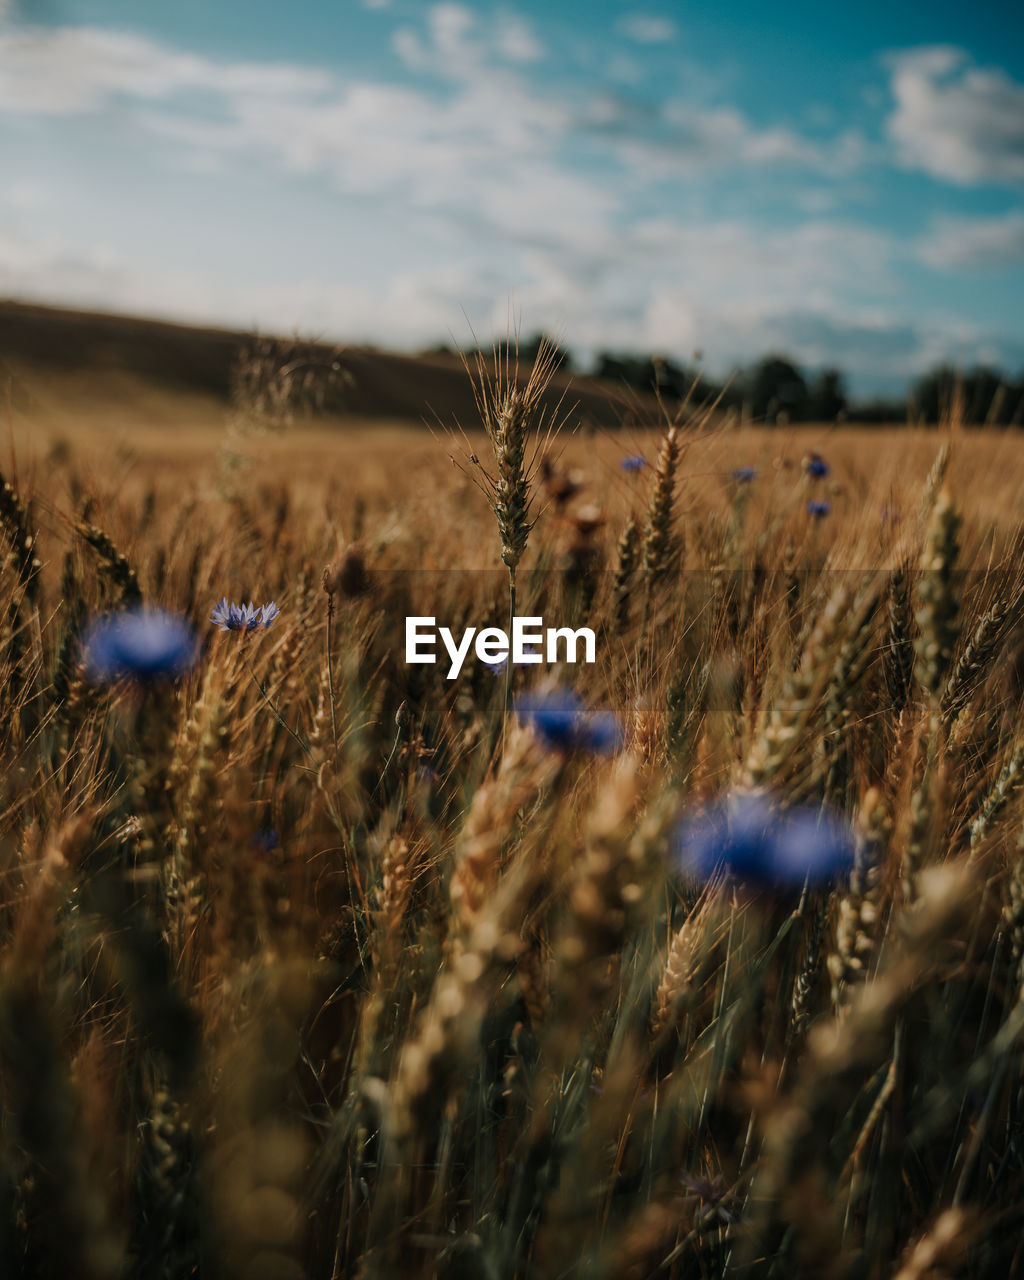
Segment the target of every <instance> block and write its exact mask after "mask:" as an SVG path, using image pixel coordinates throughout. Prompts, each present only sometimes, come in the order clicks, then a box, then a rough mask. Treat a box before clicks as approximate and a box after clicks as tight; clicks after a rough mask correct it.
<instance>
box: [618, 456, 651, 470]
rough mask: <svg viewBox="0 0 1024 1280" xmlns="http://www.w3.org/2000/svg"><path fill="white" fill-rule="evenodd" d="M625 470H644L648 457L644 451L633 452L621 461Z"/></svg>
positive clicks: (621, 465) (620, 464)
mask: <svg viewBox="0 0 1024 1280" xmlns="http://www.w3.org/2000/svg"><path fill="white" fill-rule="evenodd" d="M619 466H620V467H621V468H622V469H623V471H642V470H643V469H644V467H646V466H647V459H646V458H645V457H644V456H643V454H642V453H631V454H630V455H629V457H628V458H623V459H622V461H621V462H620V463H619Z"/></svg>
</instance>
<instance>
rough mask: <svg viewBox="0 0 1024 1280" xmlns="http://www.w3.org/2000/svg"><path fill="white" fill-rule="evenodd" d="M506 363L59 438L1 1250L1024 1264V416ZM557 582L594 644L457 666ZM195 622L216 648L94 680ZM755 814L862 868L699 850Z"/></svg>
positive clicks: (23, 532)
mask: <svg viewBox="0 0 1024 1280" xmlns="http://www.w3.org/2000/svg"><path fill="white" fill-rule="evenodd" d="M541 364H543V360H542V361H541ZM471 372H472V373H473V375H474V377H475V378H476V379H477V384H476V385H477V391H478V393H479V400H480V409H481V412H480V415H479V420H477V421H467V422H463V423H462V424H461V426H462V427H463V428H465V430H464V432H459V431H457V430H454V429H453V430H450V431H449V430H447V428H454V427H455V424H454V423H446V422H440V423H435V424H434V431H433V433H431V432H429V431H426V430H424V429H422V428H414V427H409V426H406V425H403V424H398V423H396V424H393V425H388V424H384V425H380V424H377V425H375V426H374V427H373V428H372V429H370V428H364V429H360V428H358V427H352V426H349V427H346V428H343V429H342V428H338V429H334V428H331V427H329V426H317V425H316V424H311V423H308V422H294V423H291V424H290V425H288V426H286V427H283V428H282V429H280V430H273V431H268V430H265V429H260V430H255V429H251V424H250V425H249V426H247V425H246V422H245V419H244V414H241V416H239V415H240V413H241V411H240V410H239V409H238V407H237V406H236V412H235V416H234V417H233V419H232V420H231V421H230V422H229V424H228V428H227V429H220V428H216V429H215V428H210V427H208V426H206V425H202V426H200V425H195V426H193V427H189V426H188V425H187V424H185V425H184V426H180V425H178V424H175V425H173V426H167V427H166V428H152V429H149V430H141V429H139V430H134V431H132V430H130V429H129V428H128V427H127V426H125V425H124V424H117V425H114V426H110V425H108V424H105V423H104V422H103V421H102V417H101V415H98V414H94V415H93V417H92V419H91V420H90V421H88V422H86V423H85V425H83V427H82V428H81V430H76V431H67V430H63V429H62V430H60V431H58V430H55V429H54V428H53V427H52V424H49V423H47V424H40V423H38V422H37V423H33V422H32V421H31V420H29V419H25V420H18V421H16V422H14V423H13V424H12V428H11V443H10V447H9V449H8V450H7V451H6V453H7V460H6V461H5V463H4V465H3V480H4V488H3V491H2V501H0V520H2V525H3V535H4V537H3V552H4V558H3V562H2V563H3V568H2V572H3V596H2V598H3V601H4V606H3V608H4V617H3V624H2V634H0V672H2V687H0V700H2V705H0V732H2V743H0V752H2V760H3V771H2V779H3V781H2V788H3V789H2V798H0V857H2V879H0V1103H2V1127H0V1274H2V1275H3V1276H5V1277H7V1276H10V1277H78V1276H81V1277H87V1278H89V1280H101V1278H102V1280H107V1278H113V1277H132V1278H136V1277H137V1278H139V1280H142V1278H143V1277H145V1278H146V1280H149V1278H160V1280H179V1278H180V1280H185V1278H186V1277H193V1276H202V1277H225V1278H234V1277H238V1280H242V1278H243V1277H244V1278H245V1280H291V1278H292V1277H294V1278H295V1280H298V1278H299V1277H309V1280H328V1278H329V1277H338V1278H340V1277H348V1276H353V1277H366V1278H367V1280H370V1278H376V1277H380V1278H382V1280H384V1278H390V1277H399V1276H401V1277H404V1278H407V1280H408V1278H411V1277H420V1276H422V1277H439V1278H440V1277H451V1278H455V1277H467V1278H477V1277H479V1278H481V1280H491V1278H494V1280H513V1277H523V1278H526V1277H538V1278H544V1280H548V1278H550V1280H556V1278H561V1277H566V1278H568V1277H580V1278H583V1277H586V1278H588V1280H589V1278H590V1277H595V1278H599V1277H607V1278H608V1280H643V1278H645V1277H652V1278H653V1277H665V1278H666V1280H667V1278H669V1277H697V1276H699V1277H720V1276H722V1277H724V1276H730V1277H732V1276H736V1277H748V1276H749V1277H754V1276H757V1277H761V1276H764V1277H778V1278H779V1280H782V1278H785V1277H796V1276H799V1277H803V1276H807V1277H816V1276H827V1277H837V1278H838V1277H850V1278H851V1280H852V1278H854V1277H889V1276H898V1277H900V1280H911V1278H922V1280H923V1278H924V1277H936V1278H938V1277H945V1276H948V1277H952V1276H972V1277H974V1276H977V1277H982V1276H984V1277H988V1276H991V1277H1006V1276H1012V1275H1016V1274H1024V1263H1022V1260H1021V1255H1022V1245H1021V1243H1020V1242H1021V1240H1022V1238H1024V1234H1022V1227H1024V1182H1022V1172H1024V1079H1022V1062H1024V1039H1022V1036H1024V1001H1022V996H1024V807H1022V803H1021V794H1020V790H1019V786H1020V782H1021V777H1022V770H1024V736H1022V731H1021V710H1022V706H1024V628H1022V625H1021V618H1022V600H1024V568H1022V566H1021V553H1022V550H1024V514H1022V511H1021V506H1020V494H1021V493H1022V492H1024V453H1022V448H1021V441H1020V438H1019V436H1018V435H1016V434H1013V433H1000V432H996V431H969V430H965V429H964V428H963V427H962V425H961V424H960V423H959V421H958V420H957V415H956V412H955V409H954V410H953V411H952V412H951V414H950V416H949V419H948V420H947V422H946V423H945V424H944V425H943V427H942V428H941V429H940V430H939V431H923V430H921V431H913V430H909V429H905V430H895V429H893V430H880V431H866V430H865V431H858V430H856V429H854V428H842V429H827V428H820V429H819V428H800V429H795V428H794V429H785V428H778V429H774V430H767V429H758V428H755V427H742V428H741V427H738V426H736V425H735V424H731V423H727V422H722V421H720V420H719V419H718V418H717V417H716V415H715V414H714V413H713V411H712V410H711V409H710V408H708V409H702V408H700V407H699V406H692V405H691V406H684V408H683V410H682V411H680V412H678V413H676V412H675V411H670V410H669V409H668V408H665V409H663V410H662V411H661V412H660V413H659V414H655V415H651V417H650V420H649V421H646V422H644V423H642V424H641V425H640V426H638V427H636V428H635V429H630V430H628V431H619V432H614V431H609V432H605V431H602V432H596V433H587V432H586V431H585V430H583V429H579V430H576V429H575V427H576V423H575V422H574V420H573V413H572V410H571V406H570V405H568V404H567V405H566V407H565V411H564V413H563V414H562V415H561V416H562V417H563V418H564V422H557V421H553V420H551V419H550V418H547V419H545V420H544V421H540V422H538V420H537V419H538V418H539V417H540V414H539V413H538V411H537V405H536V402H535V400H534V399H533V398H532V396H531V390H530V384H529V383H528V382H527V381H526V377H525V375H526V373H527V372H528V371H523V376H522V377H517V376H516V371H515V370H514V369H508V368H505V369H501V368H499V369H497V370H494V369H493V368H490V367H489V366H488V365H487V364H486V363H485V362H482V361H481V362H479V363H477V364H476V365H472V364H471ZM543 376H544V370H543V368H541V369H540V370H539V371H535V374H534V378H535V382H534V384H533V385H534V386H536V379H540V380H542V379H543ZM424 412H425V416H429V415H428V414H427V410H426V407H425V411H424ZM556 425H557V426H560V430H559V431H558V432H557V434H554V435H553V434H552V433H551V431H550V428H552V427H554V426H556ZM641 458H642V459H643V462H642V464H641V463H640V462H639V461H637V462H635V463H632V464H629V465H628V466H627V467H626V468H624V467H623V465H622V463H623V461H624V460H628V459H641ZM815 458H817V459H818V463H817V464H816V465H815V466H812V463H813V462H814V459H815ZM822 467H824V469H825V470H826V471H827V474H824V475H820V476H817V477H816V476H815V474H814V472H815V469H816V468H817V469H818V470H821V469H822ZM742 468H751V469H752V471H753V472H754V474H753V476H750V475H749V473H744V472H742V471H741V469H742ZM734 473H736V474H735V475H734ZM488 477H490V479H488ZM809 504H818V505H817V507H816V509H817V511H818V513H819V514H817V515H814V514H812V512H811V509H810V506H809ZM510 578H511V579H512V581H513V584H514V589H515V594H514V597H513V606H514V607H513V612H515V613H518V614H521V615H531V616H543V617H544V618H545V619H546V620H547V621H548V622H550V623H551V624H553V625H557V626H572V627H582V626H589V627H591V628H593V629H594V631H595V634H596V636H597V646H596V661H595V662H594V663H593V665H589V666H584V665H575V666H570V665H568V664H566V663H563V664H561V665H558V666H556V667H554V668H549V667H547V666H538V667H531V666H524V667H517V668H515V669H514V670H513V669H511V668H509V667H508V666H506V667H505V669H504V670H502V671H500V672H496V671H494V670H491V669H488V668H487V667H486V666H484V665H483V664H481V663H479V662H476V661H475V660H470V661H468V662H467V664H466V666H465V668H464V670H463V671H462V673H461V674H460V676H459V678H458V679H456V680H448V679H446V674H445V669H444V665H443V664H438V665H436V666H432V665H429V664H423V665H409V664H408V663H407V662H406V661H405V649H404V645H405V619H406V618H407V617H409V616H413V615H416V616H423V615H431V616H436V617H437V619H438V622H439V623H442V624H444V625H448V626H450V627H451V628H452V629H453V630H461V629H462V628H464V627H467V626H477V627H483V626H497V627H501V626H504V625H505V623H506V621H507V619H508V615H509V608H510V598H509V586H510ZM224 597H226V598H227V599H228V600H234V601H243V602H245V601H250V600H251V601H255V602H258V603H262V602H269V601H275V602H276V603H277V605H278V606H279V609H280V614H279V616H278V617H277V618H276V619H275V621H274V622H273V624H272V625H270V626H267V627H265V628H262V627H258V628H254V629H253V630H249V631H245V630H242V631H238V630H233V631H227V632H222V631H220V630H218V629H217V628H216V627H214V626H213V625H211V623H210V621H209V617H210V613H211V611H212V610H213V609H214V607H215V606H216V605H217V603H218V601H220V600H221V599H222V598H224ZM140 601H142V602H145V603H146V604H147V605H153V606H156V605H158V606H160V607H161V608H163V609H165V610H168V611H172V612H173V613H175V614H178V615H183V616H184V617H186V618H188V619H190V621H191V623H192V624H193V625H194V626H195V628H196V630H197V633H198V636H199V640H200V644H201V652H200V654H199V657H198V661H196V663H195V665H194V666H192V667H191V668H190V670H188V671H187V673H186V674H184V675H181V676H180V677H179V678H177V679H168V680H165V681H159V680H156V679H148V680H141V679H135V680H130V679H118V680H104V679H100V678H96V676H95V674H93V675H90V670H89V662H88V659H89V655H88V653H87V652H85V651H84V650H83V640H82V637H83V634H85V631H84V629H85V628H86V627H87V625H88V623H89V620H90V619H91V618H93V617H94V616H97V615H104V614H106V613H108V612H110V611H118V610H125V609H128V608H130V607H133V606H135V605H136V604H138V602H140ZM566 688H571V689H573V690H574V691H575V693H576V694H577V695H578V697H579V698H580V699H581V701H582V703H583V704H585V707H586V708H587V709H588V711H590V710H593V711H602V712H611V713H613V714H614V716H615V718H616V723H617V724H618V726H619V729H620V740H619V741H618V743H617V749H616V750H614V751H609V752H602V751H591V750H588V749H587V746H586V743H585V741H584V740H583V739H582V738H580V740H579V741H575V740H574V741H572V742H568V743H567V742H566V741H558V740H557V735H552V733H551V732H550V724H549V723H547V722H545V720H544V719H543V717H540V719H539V720H537V721H536V722H531V718H530V717H529V716H526V715H519V714H517V712H516V707H517V705H520V706H521V705H526V704H522V703H520V702H518V701H517V700H519V699H521V698H522V696H523V695H524V694H532V695H534V696H535V697H539V698H541V699H543V697H544V695H545V694H546V693H547V692H548V691H551V690H556V689H563V690H564V689H566ZM751 793H754V794H756V795H760V796H764V797H770V805H771V812H772V813H773V814H777V815H778V821H780V822H781V821H782V815H784V814H785V813H786V812H787V811H798V810H799V811H813V810H818V809H820V808H821V806H827V809H828V811H829V812H830V813H832V814H834V815H836V816H837V820H841V821H842V823H843V824H845V827H846V829H847V830H848V832H849V840H850V841H851V843H852V845H853V846H854V847H855V851H856V852H855V858H854V860H853V862H852V865H850V866H849V867H847V868H846V869H845V870H844V871H843V872H842V873H841V874H839V875H838V876H833V877H831V878H826V877H824V876H819V875H818V874H817V870H816V866H815V864H814V857H816V856H817V854H816V853H815V852H814V850H812V851H811V855H810V859H811V860H810V862H809V863H808V874H807V875H806V877H805V878H804V881H803V883H802V884H799V883H794V882H788V883H779V882H775V880H774V878H773V875H772V874H771V869H770V868H767V869H766V874H764V875H763V876H760V877H758V876H754V877H750V876H746V875H744V874H738V873H737V872H736V871H735V870H734V871H733V872H732V873H731V874H726V873H725V872H726V871H727V870H728V868H725V869H724V870H723V869H719V870H717V871H714V870H712V871H706V872H702V873H698V872H697V871H696V870H695V868H694V866H693V865H692V864H687V863H685V862H684V861H682V860H681V857H680V848H681V845H680V834H679V833H680V830H681V829H682V825H681V824H685V822H686V821H687V819H688V816H692V815H694V814H697V813H700V812H706V811H707V808H708V806H713V805H714V804H716V803H717V802H719V801H720V800H721V799H722V798H723V797H726V796H729V795H737V794H739V795H743V794H748V795H749V794H751ZM771 821H773V822H774V821H776V818H772V819H771ZM755 853H756V851H755Z"/></svg>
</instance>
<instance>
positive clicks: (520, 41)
mask: <svg viewBox="0 0 1024 1280" xmlns="http://www.w3.org/2000/svg"><path fill="white" fill-rule="evenodd" d="M494 43H495V48H496V49H497V50H498V52H499V53H500V54H501V55H502V57H504V58H507V59H508V60H509V61H510V62H536V61H538V59H540V58H543V57H544V55H545V53H546V50H545V48H544V46H543V44H541V42H540V40H539V39H538V38H537V34H536V32H535V31H534V30H533V28H532V27H531V26H530V24H529V23H528V22H526V21H525V20H524V19H523V18H521V17H520V16H519V15H518V14H514V13H502V14H499V16H498V21H497V29H496V31H495V36H494Z"/></svg>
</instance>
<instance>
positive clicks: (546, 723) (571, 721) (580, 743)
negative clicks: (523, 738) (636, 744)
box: [516, 689, 622, 756]
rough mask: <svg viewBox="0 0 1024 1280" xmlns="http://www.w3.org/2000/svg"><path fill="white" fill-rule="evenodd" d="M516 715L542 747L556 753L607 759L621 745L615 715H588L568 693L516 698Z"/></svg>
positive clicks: (560, 691)
mask: <svg viewBox="0 0 1024 1280" xmlns="http://www.w3.org/2000/svg"><path fill="white" fill-rule="evenodd" d="M516 714H517V715H518V716H519V718H520V720H522V721H523V722H524V724H528V725H530V726H531V727H532V728H533V730H534V732H535V733H536V734H537V735H538V737H539V738H540V739H541V741H542V742H543V743H544V744H545V746H548V747H552V748H554V749H555V750H556V751H590V752H592V753H593V754H594V755H599V756H608V755H614V753H615V752H616V751H617V750H618V749H619V747H620V746H621V745H622V727H621V725H620V724H619V722H618V719H617V718H616V717H615V715H614V714H613V713H612V712H611V711H588V710H587V709H586V708H585V707H584V705H583V702H582V701H581V699H580V698H579V697H578V695H577V694H575V693H573V692H572V690H570V689H559V690H556V691H555V692H553V693H547V694H529V695H527V696H526V697H523V698H519V699H518V700H517V702H516Z"/></svg>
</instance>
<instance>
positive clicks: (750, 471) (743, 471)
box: [732, 467, 757, 484]
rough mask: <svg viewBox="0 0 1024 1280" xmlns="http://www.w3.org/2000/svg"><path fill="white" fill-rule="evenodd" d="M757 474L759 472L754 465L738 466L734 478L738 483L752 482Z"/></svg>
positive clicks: (733, 474)
mask: <svg viewBox="0 0 1024 1280" xmlns="http://www.w3.org/2000/svg"><path fill="white" fill-rule="evenodd" d="M756 476H757V472H756V471H755V470H754V468H753V467H737V468H736V470H735V471H734V472H733V473H732V478H733V479H734V480H735V481H736V483H737V484H750V482H751V480H753V479H754V478H755V477H756Z"/></svg>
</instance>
